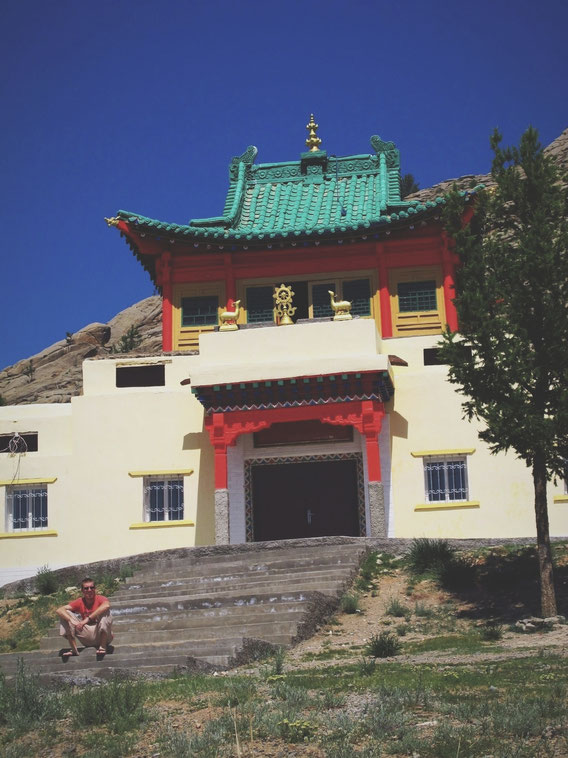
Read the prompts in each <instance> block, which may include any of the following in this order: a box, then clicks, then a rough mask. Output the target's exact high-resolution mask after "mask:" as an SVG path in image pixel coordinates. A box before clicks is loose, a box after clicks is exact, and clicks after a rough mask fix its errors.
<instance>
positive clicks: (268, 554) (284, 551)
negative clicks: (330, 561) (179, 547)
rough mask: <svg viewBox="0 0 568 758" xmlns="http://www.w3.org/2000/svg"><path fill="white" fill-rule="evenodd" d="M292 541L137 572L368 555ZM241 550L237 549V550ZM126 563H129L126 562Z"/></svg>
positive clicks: (354, 547)
mask: <svg viewBox="0 0 568 758" xmlns="http://www.w3.org/2000/svg"><path fill="white" fill-rule="evenodd" d="M293 542H294V540H291V541H282V542H280V543H278V544H277V545H273V546H272V547H271V548H262V547H259V543H251V544H250V545H246V546H242V545H239V546H238V548H239V550H235V551H233V550H231V549H230V548H229V549H227V548H225V549H226V550H227V552H225V553H220V552H216V551H215V552H212V553H210V554H209V555H201V554H200V553H199V551H198V550H197V551H195V553H194V555H195V557H193V555H192V554H191V553H190V554H188V556H187V557H183V558H180V557H177V556H176V557H173V558H167V557H165V558H164V557H159V558H156V560H155V561H154V562H153V563H152V566H151V567H146V566H145V567H143V568H141V569H139V570H137V571H136V572H135V573H136V576H137V577H138V576H139V577H143V576H147V575H148V574H152V573H161V572H163V571H167V570H169V569H171V570H172V571H175V572H177V571H178V570H179V569H180V567H181V566H185V567H195V568H196V569H197V570H198V571H199V570H203V571H205V570H207V567H208V566H223V565H230V564H234V565H239V566H242V565H246V564H247V563H253V564H254V563H269V562H271V561H281V560H290V561H295V560H301V559H303V558H311V559H314V560H316V561H317V560H322V559H325V558H328V557H336V558H337V557H342V558H345V559H347V558H348V557H354V558H355V559H358V558H360V557H361V555H362V554H363V553H364V552H365V550H366V548H365V545H364V544H362V543H360V542H355V543H347V544H337V545H326V544H320V543H319V542H318V540H317V539H316V540H314V541H313V544H311V545H309V546H306V545H303V546H296V545H294V544H291V543H293ZM235 547H237V546H235ZM125 562H126V563H127V562H128V561H125Z"/></svg>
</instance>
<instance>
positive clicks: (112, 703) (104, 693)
mask: <svg viewBox="0 0 568 758" xmlns="http://www.w3.org/2000/svg"><path fill="white" fill-rule="evenodd" d="M146 698H147V685H146V684H145V683H144V682H142V681H138V680H137V681H135V680H131V679H120V678H118V677H115V678H114V679H111V681H110V682H109V683H108V684H102V685H100V686H98V687H87V688H85V689H84V690H83V691H82V692H80V693H78V694H76V695H75V696H74V697H73V700H72V701H71V710H72V712H73V715H74V718H75V723H76V724H77V726H79V727H84V726H99V725H101V724H107V725H108V726H109V727H110V728H111V731H113V732H114V733H116V734H120V733H123V732H128V731H131V730H132V729H135V728H136V727H137V726H139V725H140V724H141V723H142V722H143V721H144V703H145V701H146Z"/></svg>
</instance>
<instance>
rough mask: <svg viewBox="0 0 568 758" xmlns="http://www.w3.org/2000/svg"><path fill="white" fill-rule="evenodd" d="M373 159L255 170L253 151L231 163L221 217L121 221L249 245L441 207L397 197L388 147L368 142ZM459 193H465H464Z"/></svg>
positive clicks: (323, 157)
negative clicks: (176, 221)
mask: <svg viewBox="0 0 568 758" xmlns="http://www.w3.org/2000/svg"><path fill="white" fill-rule="evenodd" d="M371 144H372V145H373V148H374V149H375V151H376V155H374V156H373V155H352V156H346V157H341V158H337V157H336V156H330V157H329V158H328V156H327V153H325V152H324V151H318V152H316V153H303V154H302V156H301V160H300V161H292V162H287V163H273V164H259V165H257V166H255V165H253V164H254V159H255V157H256V148H254V147H250V148H248V149H247V151H246V152H245V153H244V154H243V155H242V156H238V157H236V158H233V160H232V162H231V165H230V168H229V177H230V186H229V191H228V193H227V198H226V201H225V209H224V214H223V216H217V217H213V218H206V219H194V220H193V221H190V222H189V224H171V223H166V222H163V221H159V220H156V219H151V218H147V217H145V216H141V215H139V214H136V213H130V212H128V211H118V214H117V216H118V217H119V218H120V219H123V220H124V221H127V222H129V223H131V224H135V225H137V226H138V227H143V228H144V229H147V230H149V231H151V232H153V233H169V234H172V235H174V236H176V237H180V236H181V237H185V238H189V239H193V240H195V241H199V240H200V239H215V240H228V241H238V240H241V241H253V240H257V241H260V240H264V239H275V238H284V239H286V238H289V237H316V236H322V235H328V234H336V233H345V232H360V231H363V230H365V229H371V228H372V227H376V226H381V225H387V224H392V223H396V222H399V221H404V220H405V219H408V218H412V217H414V216H419V215H422V214H424V213H427V212H428V211H429V210H431V209H433V208H436V207H437V206H439V205H441V204H443V203H444V202H445V200H444V198H443V197H439V198H436V199H435V200H430V201H427V202H425V203H419V202H418V201H403V200H401V198H400V158H399V154H398V150H396V148H395V147H394V144H393V143H392V142H383V141H382V140H380V138H378V137H372V138H371ZM464 194H465V193H464Z"/></svg>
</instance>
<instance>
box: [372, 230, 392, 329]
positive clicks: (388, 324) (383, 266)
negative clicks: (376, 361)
mask: <svg viewBox="0 0 568 758" xmlns="http://www.w3.org/2000/svg"><path fill="white" fill-rule="evenodd" d="M376 250H377V263H378V269H379V302H380V308H381V337H392V314H391V304H390V291H389V272H388V268H387V262H386V257H385V245H384V243H383V242H378V243H377V248H376Z"/></svg>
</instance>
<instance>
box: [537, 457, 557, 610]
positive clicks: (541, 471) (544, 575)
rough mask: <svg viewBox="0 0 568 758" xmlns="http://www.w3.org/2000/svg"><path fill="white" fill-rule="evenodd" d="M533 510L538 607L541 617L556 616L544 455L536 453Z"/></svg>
mask: <svg viewBox="0 0 568 758" xmlns="http://www.w3.org/2000/svg"><path fill="white" fill-rule="evenodd" d="M532 474H533V482H534V510H535V516H536V545H537V553H538V568H539V572H540V608H541V615H542V617H543V618H547V617H548V616H556V592H555V590H554V572H553V568H552V551H551V549H550V533H549V528H548V508H547V504H546V481H547V480H546V465H545V463H544V457H543V456H542V455H541V454H540V453H537V454H536V455H535V457H534V461H533V468H532Z"/></svg>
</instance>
